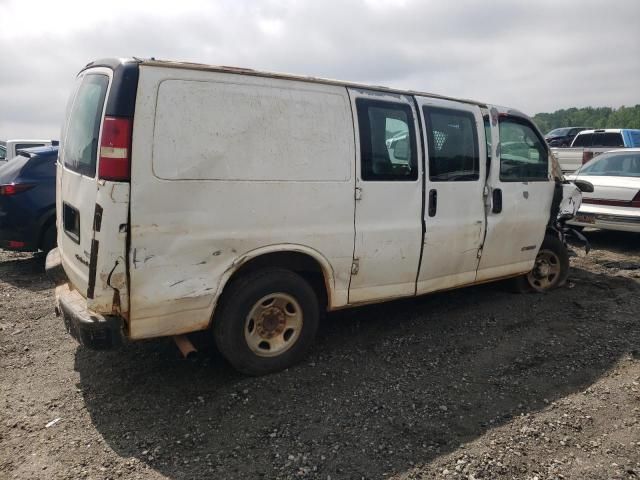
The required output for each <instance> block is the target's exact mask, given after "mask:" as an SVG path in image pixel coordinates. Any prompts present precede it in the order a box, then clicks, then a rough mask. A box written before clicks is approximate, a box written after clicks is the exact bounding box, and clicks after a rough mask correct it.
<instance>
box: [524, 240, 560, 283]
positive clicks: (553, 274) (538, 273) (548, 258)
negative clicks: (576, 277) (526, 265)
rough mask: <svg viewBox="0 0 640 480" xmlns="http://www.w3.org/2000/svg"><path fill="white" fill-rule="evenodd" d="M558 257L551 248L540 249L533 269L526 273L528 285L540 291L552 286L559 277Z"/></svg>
mask: <svg viewBox="0 0 640 480" xmlns="http://www.w3.org/2000/svg"><path fill="white" fill-rule="evenodd" d="M561 269H562V267H561V265H560V257H559V256H558V255H557V254H556V253H555V252H552V251H551V250H540V252H539V253H538V256H537V257H536V263H535V265H534V267H533V270H531V272H529V274H528V275H527V280H528V281H529V285H531V287H532V288H533V289H534V290H537V291H539V292H542V291H544V290H548V289H549V288H551V287H553V286H554V285H555V284H556V283H557V281H558V279H559V278H560V271H561Z"/></svg>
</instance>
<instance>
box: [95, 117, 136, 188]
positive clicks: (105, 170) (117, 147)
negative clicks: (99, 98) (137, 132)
mask: <svg viewBox="0 0 640 480" xmlns="http://www.w3.org/2000/svg"><path fill="white" fill-rule="evenodd" d="M131 127H132V122H131V119H130V118H119V117H104V121H103V122H102V140H101V141H100V160H99V163H98V178H101V179H102V180H111V181H113V182H128V181H129V179H130V178H131V162H130V159H131Z"/></svg>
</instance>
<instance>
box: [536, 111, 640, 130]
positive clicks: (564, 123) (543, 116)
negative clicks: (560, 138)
mask: <svg viewBox="0 0 640 480" xmlns="http://www.w3.org/2000/svg"><path fill="white" fill-rule="evenodd" d="M533 121H534V122H535V123H536V125H538V128H540V130H541V131H542V132H544V133H546V132H548V131H549V130H553V129H554V128H560V127H593V128H637V129H640V105H635V106H633V107H625V106H622V107H620V108H618V109H613V108H609V107H597V108H594V107H584V108H575V107H573V108H567V109H562V110H556V111H555V112H552V113H537V114H536V115H534V117H533Z"/></svg>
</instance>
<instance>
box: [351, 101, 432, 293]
mask: <svg viewBox="0 0 640 480" xmlns="http://www.w3.org/2000/svg"><path fill="white" fill-rule="evenodd" d="M349 96H350V98H351V104H352V111H353V117H354V122H355V136H356V139H355V140H356V152H357V154H356V159H357V160H356V191H355V193H354V197H355V203H356V208H355V230H356V233H355V248H354V260H353V267H352V275H351V283H350V285H349V303H360V302H366V301H373V300H382V299H385V298H394V297H402V296H409V295H414V294H415V286H416V275H417V272H418V265H419V262H420V251H421V244H422V219H421V216H422V181H421V180H422V179H421V175H422V167H421V165H422V147H421V138H420V131H419V124H420V122H419V119H418V117H417V115H416V109H415V106H414V101H413V98H412V97H410V96H406V95H391V94H388V95H386V94H381V93H380V92H368V91H366V90H360V89H349Z"/></svg>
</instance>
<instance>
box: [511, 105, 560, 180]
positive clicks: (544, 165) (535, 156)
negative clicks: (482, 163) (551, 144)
mask: <svg viewBox="0 0 640 480" xmlns="http://www.w3.org/2000/svg"><path fill="white" fill-rule="evenodd" d="M548 178H549V154H548V152H547V149H546V147H545V144H544V140H542V139H541V138H540V137H539V136H538V135H537V134H536V132H535V131H534V130H533V128H531V126H530V125H529V124H528V123H527V122H525V121H523V120H520V119H516V118H509V117H507V118H501V119H500V180H502V181H504V182H528V181H546V180H548Z"/></svg>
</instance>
